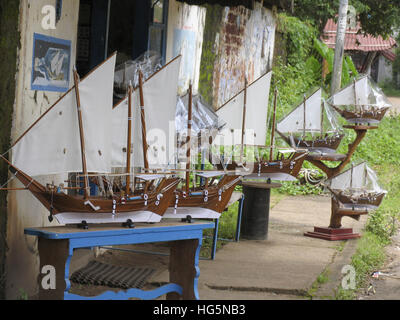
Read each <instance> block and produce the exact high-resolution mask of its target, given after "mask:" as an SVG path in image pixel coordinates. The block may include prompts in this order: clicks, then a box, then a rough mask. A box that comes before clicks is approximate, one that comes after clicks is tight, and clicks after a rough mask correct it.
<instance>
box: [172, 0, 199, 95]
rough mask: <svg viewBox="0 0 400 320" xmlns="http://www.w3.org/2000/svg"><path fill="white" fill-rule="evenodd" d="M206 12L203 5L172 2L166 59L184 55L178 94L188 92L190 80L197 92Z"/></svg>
mask: <svg viewBox="0 0 400 320" xmlns="http://www.w3.org/2000/svg"><path fill="white" fill-rule="evenodd" d="M206 11H207V10H206V8H204V7H201V6H190V5H188V4H186V3H182V2H177V1H176V0H170V1H169V12H168V30H167V50H166V51H167V53H166V60H167V61H169V60H171V59H173V58H174V57H175V56H176V55H177V54H182V64H181V70H180V75H179V87H178V91H179V94H184V93H186V91H187V89H188V87H189V82H190V81H192V85H193V92H194V94H196V93H197V91H198V85H199V75H200V62H201V52H202V46H203V31H204V23H205V17H206Z"/></svg>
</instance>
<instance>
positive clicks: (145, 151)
mask: <svg viewBox="0 0 400 320" xmlns="http://www.w3.org/2000/svg"><path fill="white" fill-rule="evenodd" d="M139 96H140V118H141V122H142V145H143V160H144V169H145V172H148V171H149V161H148V159H147V149H148V145H147V139H146V118H145V113H144V98H143V74H142V71H139Z"/></svg>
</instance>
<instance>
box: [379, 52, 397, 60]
mask: <svg viewBox="0 0 400 320" xmlns="http://www.w3.org/2000/svg"><path fill="white" fill-rule="evenodd" d="M381 53H382V55H383V56H384V57H385V58H386V59H388V60H389V61H392V62H393V61H394V60H395V59H396V54H395V53H394V52H392V51H391V50H384V51H382V52H381Z"/></svg>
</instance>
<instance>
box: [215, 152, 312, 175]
mask: <svg viewBox="0 0 400 320" xmlns="http://www.w3.org/2000/svg"><path fill="white" fill-rule="evenodd" d="M306 155H307V152H297V151H296V152H293V153H292V154H291V155H290V156H289V157H288V158H287V159H283V156H282V158H278V159H276V160H275V161H267V160H261V161H259V162H254V163H250V164H249V163H244V164H243V166H242V165H240V164H239V163H237V162H236V161H232V163H229V164H226V165H225V166H224V165H222V164H216V167H217V169H218V170H224V169H225V170H228V171H236V170H243V169H244V170H245V171H246V168H252V169H251V171H247V172H246V175H251V176H254V175H256V176H263V175H266V176H268V175H271V177H273V175H274V174H276V177H277V180H280V178H279V175H281V176H282V177H283V176H284V175H286V176H291V177H293V180H295V179H296V177H297V175H298V174H299V171H300V169H301V167H302V166H303V162H304V160H305V158H306ZM224 167H225V168H224ZM273 180H274V178H273Z"/></svg>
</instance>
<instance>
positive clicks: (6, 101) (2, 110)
mask: <svg viewBox="0 0 400 320" xmlns="http://www.w3.org/2000/svg"><path fill="white" fill-rule="evenodd" d="M18 21H19V1H17V0H3V1H1V2H0V70H1V72H0V153H3V152H5V151H6V150H8V149H9V147H10V135H11V124H12V121H11V120H12V113H13V105H14V99H15V73H16V65H17V62H16V60H17V50H18V48H19V45H20V36H19V31H18ZM7 180H8V166H7V165H6V163H5V162H4V161H1V160H0V185H1V184H3V183H4V182H6V181H7ZM6 224H7V193H6V192H4V191H0V299H4V298H5V279H6V277H5V257H6V249H7V242H6Z"/></svg>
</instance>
